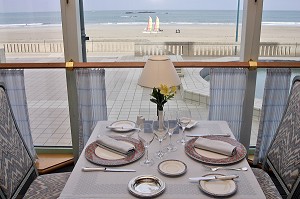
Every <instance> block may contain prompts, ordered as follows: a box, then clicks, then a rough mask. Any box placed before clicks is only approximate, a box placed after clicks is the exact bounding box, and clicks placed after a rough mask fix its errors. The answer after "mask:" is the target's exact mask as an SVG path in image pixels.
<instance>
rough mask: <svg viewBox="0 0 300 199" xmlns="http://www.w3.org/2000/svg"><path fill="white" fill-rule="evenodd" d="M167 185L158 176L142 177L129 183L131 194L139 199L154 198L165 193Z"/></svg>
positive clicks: (135, 178)
mask: <svg viewBox="0 0 300 199" xmlns="http://www.w3.org/2000/svg"><path fill="white" fill-rule="evenodd" d="M165 188H166V184H165V183H164V182H163V181H162V180H161V179H159V178H158V177H156V176H151V175H141V176H137V177H134V178H133V179H131V180H130V181H129V183H128V189H129V192H130V193H132V194H133V195H135V196H137V197H139V198H153V197H156V196H158V195H160V194H161V193H162V192H164V190H165Z"/></svg>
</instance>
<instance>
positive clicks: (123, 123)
mask: <svg viewBox="0 0 300 199" xmlns="http://www.w3.org/2000/svg"><path fill="white" fill-rule="evenodd" d="M110 127H111V130H113V131H116V132H128V131H132V130H133V129H134V128H135V122H133V121H130V120H119V121H115V122H113V123H111V124H110Z"/></svg>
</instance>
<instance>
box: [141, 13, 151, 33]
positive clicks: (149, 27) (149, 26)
mask: <svg viewBox="0 0 300 199" xmlns="http://www.w3.org/2000/svg"><path fill="white" fill-rule="evenodd" d="M151 32H152V17H150V16H149V18H148V24H147V27H146V29H145V31H144V32H143V33H151Z"/></svg>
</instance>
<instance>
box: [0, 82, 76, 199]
mask: <svg viewBox="0 0 300 199" xmlns="http://www.w3.org/2000/svg"><path fill="white" fill-rule="evenodd" d="M0 174H1V175H0V198H1V199H8V198H21V197H22V196H24V193H25V192H26V190H27V188H28V187H29V188H28V190H27V192H26V194H25V196H24V198H35V199H38V198H43V199H46V198H58V197H59V195H60V193H61V191H62V189H63V188H64V185H65V183H66V181H67V180H68V178H69V175H70V173H57V174H48V175H42V176H38V173H37V170H36V168H35V165H34V159H33V158H32V157H31V154H30V153H29V151H28V148H27V146H26V145H25V143H24V140H23V138H22V136H21V134H20V132H19V129H18V126H17V124H16V122H15V118H14V115H13V113H12V109H11V106H10V103H9V99H8V96H7V93H6V90H5V87H4V85H3V84H1V83H0Z"/></svg>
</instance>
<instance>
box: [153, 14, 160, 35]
mask: <svg viewBox="0 0 300 199" xmlns="http://www.w3.org/2000/svg"><path fill="white" fill-rule="evenodd" d="M153 31H154V32H159V18H158V16H156V19H155V24H154V30H153Z"/></svg>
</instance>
